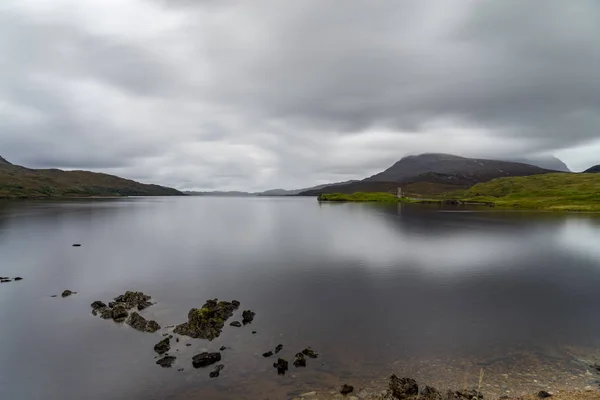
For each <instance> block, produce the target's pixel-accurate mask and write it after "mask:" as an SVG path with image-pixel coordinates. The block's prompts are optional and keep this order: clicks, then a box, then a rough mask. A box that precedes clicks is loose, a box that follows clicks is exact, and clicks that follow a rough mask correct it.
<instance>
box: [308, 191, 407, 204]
mask: <svg viewBox="0 0 600 400" xmlns="http://www.w3.org/2000/svg"><path fill="white" fill-rule="evenodd" d="M318 200H319V201H337V202H369V203H397V202H398V201H399V199H398V198H397V197H396V196H394V195H393V194H390V193H362V192H358V193H352V194H347V193H328V194H327V193H324V194H321V195H319V197H318Z"/></svg>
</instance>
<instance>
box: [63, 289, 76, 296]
mask: <svg viewBox="0 0 600 400" xmlns="http://www.w3.org/2000/svg"><path fill="white" fill-rule="evenodd" d="M72 294H77V292H72V291H70V290H65V291H64V292H62V294H61V296H62V297H69V296H71V295H72Z"/></svg>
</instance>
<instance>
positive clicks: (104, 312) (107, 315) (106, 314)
mask: <svg viewBox="0 0 600 400" xmlns="http://www.w3.org/2000/svg"><path fill="white" fill-rule="evenodd" d="M94 312H99V313H100V318H102V319H112V317H113V310H112V309H110V308H108V307H106V308H102V309H99V310H95V311H92V313H94Z"/></svg>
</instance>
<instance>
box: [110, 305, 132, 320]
mask: <svg viewBox="0 0 600 400" xmlns="http://www.w3.org/2000/svg"><path fill="white" fill-rule="evenodd" d="M128 316H129V312H128V311H127V308H125V306H123V305H122V304H117V305H116V306H115V308H113V309H112V318H113V319H114V320H115V321H116V322H124V321H125V320H126V319H127V317H128Z"/></svg>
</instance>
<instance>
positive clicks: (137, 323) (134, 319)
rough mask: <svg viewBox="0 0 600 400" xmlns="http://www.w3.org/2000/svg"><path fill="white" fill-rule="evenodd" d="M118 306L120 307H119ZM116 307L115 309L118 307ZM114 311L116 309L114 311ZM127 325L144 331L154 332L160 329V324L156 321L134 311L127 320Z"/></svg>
mask: <svg viewBox="0 0 600 400" xmlns="http://www.w3.org/2000/svg"><path fill="white" fill-rule="evenodd" d="M117 308H118V307H117ZM117 308H115V310H116V309H117ZM113 312H114V311H113ZM127 325H129V326H131V327H132V328H134V329H137V330H138V331H142V332H150V333H154V332H156V331H157V330H159V329H160V325H159V324H158V322H156V321H148V320H147V319H146V318H144V317H142V316H141V315H140V314H138V313H137V312H135V311H134V312H132V313H131V317H129V319H128V320H127Z"/></svg>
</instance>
